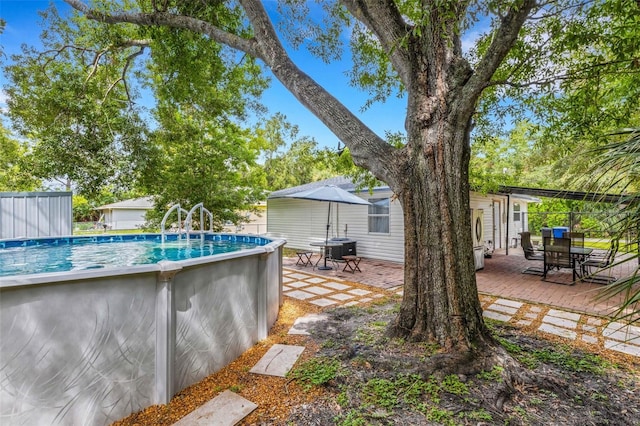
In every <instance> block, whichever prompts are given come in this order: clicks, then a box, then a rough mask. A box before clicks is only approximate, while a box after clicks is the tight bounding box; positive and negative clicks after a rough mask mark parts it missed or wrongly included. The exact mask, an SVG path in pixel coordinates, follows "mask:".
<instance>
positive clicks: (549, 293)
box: [283, 249, 638, 316]
mask: <svg viewBox="0 0 640 426" xmlns="http://www.w3.org/2000/svg"><path fill="white" fill-rule="evenodd" d="M295 260H296V259H294V258H284V261H283V262H284V266H285V267H286V268H289V269H294V270H297V271H301V272H305V273H312V274H314V275H317V276H321V277H327V278H335V279H338V280H346V281H352V282H357V283H361V284H365V285H369V286H372V287H378V288H382V289H394V288H396V287H401V286H402V284H403V282H404V277H403V265H402V264H401V263H396V262H388V261H383V260H375V259H366V258H363V259H362V262H361V263H360V269H362V272H356V273H353V274H352V273H350V272H343V271H342V267H340V268H339V269H337V270H336V269H333V270H329V271H321V270H318V269H314V268H312V267H311V266H307V267H304V266H296V265H295ZM534 264H535V263H534V262H532V261H528V260H526V259H525V258H524V256H523V254H522V250H521V249H520V250H519V249H510V250H509V255H508V256H507V255H506V254H505V252H504V250H502V251H496V252H495V253H494V255H493V256H492V257H491V258H487V259H485V267H484V269H482V270H479V271H477V273H476V281H477V284H478V292H479V293H480V294H485V295H492V296H498V297H502V298H506V299H512V300H519V301H523V302H529V303H535V304H544V305H548V306H551V307H557V308H561V309H565V310H569V311H574V312H581V313H586V314H591V315H597V316H602V315H608V314H611V312H613V311H614V310H615V308H616V307H617V306H619V304H620V301H621V297H618V298H614V299H610V300H595V298H596V296H597V294H598V290H600V289H602V288H603V285H601V284H593V283H585V282H578V283H576V284H575V285H562V284H557V283H555V282H546V281H542V280H541V277H539V276H537V275H529V274H523V273H521V272H522V271H523V270H524V269H526V268H527V267H529V266H533V265H534ZM538 265H541V263H540V262H538ZM637 265H638V264H637V261H636V260H632V261H630V262H627V263H626V264H624V265H621V266H620V267H618V268H617V269H616V270H615V271H614V274H615V275H616V276H619V277H622V276H628V275H630V274H631V273H632V270H633V268H636V267H637ZM552 274H553V277H551V278H552V279H553V280H554V281H558V282H566V283H568V284H569V283H570V282H571V272H570V271H566V272H564V271H563V272H557V271H554V272H553V273H552Z"/></svg>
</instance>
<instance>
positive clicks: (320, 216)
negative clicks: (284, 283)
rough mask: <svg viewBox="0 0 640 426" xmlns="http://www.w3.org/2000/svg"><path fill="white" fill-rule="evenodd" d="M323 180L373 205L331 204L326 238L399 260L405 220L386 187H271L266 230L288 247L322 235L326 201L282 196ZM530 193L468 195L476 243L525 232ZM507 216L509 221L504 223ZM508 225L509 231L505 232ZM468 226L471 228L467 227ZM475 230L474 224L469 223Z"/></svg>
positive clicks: (503, 243) (345, 182)
mask: <svg viewBox="0 0 640 426" xmlns="http://www.w3.org/2000/svg"><path fill="white" fill-rule="evenodd" d="M322 185H336V186H338V187H340V188H342V189H344V190H346V191H349V192H352V193H354V194H356V195H358V196H359V197H361V198H363V199H365V200H368V201H369V202H370V203H372V206H361V205H349V204H333V207H332V209H331V217H330V218H329V238H349V239H351V240H355V241H356V242H357V246H356V250H357V254H358V255H359V256H363V257H368V258H373V259H386V260H391V261H396V262H403V261H404V220H403V214H402V207H401V206H400V202H399V201H398V200H397V199H396V198H395V197H393V192H392V191H391V190H390V188H389V187H388V186H382V187H379V188H374V189H373V190H372V191H371V192H369V190H364V191H362V192H356V191H355V185H354V184H353V183H352V182H351V181H350V180H349V179H346V178H344V177H337V178H331V179H326V180H323V181H318V182H313V183H310V184H306V185H301V186H297V187H292V188H287V189H283V190H280V191H275V192H273V193H271V194H270V196H269V198H268V199H267V231H268V232H269V234H273V235H278V236H280V237H282V238H285V239H286V240H287V246H288V247H291V248H296V249H308V248H309V243H310V242H312V241H318V240H324V238H325V232H326V229H327V228H326V227H327V214H328V203H327V202H322V201H310V200H303V199H295V198H284V196H285V195H289V194H292V193H294V192H299V191H304V190H308V189H312V188H314V187H317V186H322ZM530 202H539V200H537V199H535V198H534V197H527V196H519V195H515V194H511V195H503V194H486V195H485V194H480V193H476V192H472V193H471V194H470V206H469V208H470V214H471V215H472V217H474V215H477V216H475V217H480V218H481V220H480V221H479V222H480V225H479V227H480V229H479V231H480V236H479V241H476V245H479V246H482V247H484V246H490V247H493V248H497V249H500V248H506V247H507V245H508V244H513V243H517V241H518V240H517V237H518V233H519V232H522V231H526V230H527V229H526V228H527V223H526V221H525V220H524V218H525V217H526V215H525V213H526V211H527V206H528V203H530ZM508 203H509V204H510V205H509V208H508V210H507V204H508ZM507 221H508V222H509V226H508V227H507ZM507 229H508V235H507ZM470 231H472V230H470ZM474 231H475V228H474Z"/></svg>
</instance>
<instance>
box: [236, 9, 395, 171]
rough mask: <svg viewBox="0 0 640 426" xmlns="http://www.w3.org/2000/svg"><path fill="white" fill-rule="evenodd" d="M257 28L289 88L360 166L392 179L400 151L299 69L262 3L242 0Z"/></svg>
mask: <svg viewBox="0 0 640 426" xmlns="http://www.w3.org/2000/svg"><path fill="white" fill-rule="evenodd" d="M240 4H241V5H242V7H243V8H244V9H245V12H246V14H247V17H248V18H249V21H250V22H251V24H252V26H253V30H254V34H255V35H254V37H255V40H256V42H257V43H258V44H259V45H260V50H261V51H262V52H263V57H262V59H263V60H264V61H265V63H266V64H267V66H269V68H271V71H272V72H273V74H274V75H275V76H276V78H278V80H280V82H282V84H283V85H284V86H285V87H286V88H288V89H289V91H290V92H291V93H292V94H293V95H294V96H295V97H296V99H298V100H299V101H300V103H302V105H304V106H305V107H306V108H307V109H308V110H309V111H311V112H312V113H313V114H314V115H315V116H316V117H318V118H319V119H320V121H322V122H323V123H324V124H325V125H326V126H327V127H328V128H329V129H330V130H331V131H332V132H333V133H334V134H335V135H336V136H338V138H340V139H341V140H342V141H343V142H345V143H347V144H348V146H349V151H350V152H351V156H352V158H353V160H354V162H355V163H356V164H357V165H360V166H362V165H364V164H365V161H366V162H367V164H368V167H369V169H370V171H371V172H372V173H373V175H374V176H376V177H377V178H378V179H380V180H386V179H389V178H390V177H391V176H390V174H389V173H388V166H389V163H390V162H389V159H390V158H391V157H392V156H393V155H394V153H395V152H396V151H397V150H396V149H395V148H393V147H392V146H391V145H389V144H387V143H386V142H385V141H384V140H383V139H382V138H380V137H379V136H378V135H376V134H375V133H374V132H373V131H371V129H369V127H367V126H366V125H365V124H364V123H363V122H362V121H360V119H358V117H356V116H355V115H354V114H353V113H352V112H351V111H350V110H349V109H347V108H346V107H345V106H344V105H343V104H342V103H341V102H340V101H338V100H337V99H336V98H335V97H333V96H332V95H331V94H330V93H329V92H327V91H326V90H325V88H324V87H322V86H321V85H319V84H318V83H317V82H315V81H314V80H313V79H312V78H311V77H309V76H308V75H307V74H305V73H304V72H303V71H302V70H300V69H299V68H298V67H297V66H296V65H295V64H294V63H293V61H292V60H291V58H290V57H289V55H288V54H287V52H286V51H285V49H284V47H283V46H282V44H281V43H280V40H279V39H278V36H277V34H276V32H275V29H274V28H273V25H272V23H271V20H270V19H269V17H268V15H267V13H266V11H265V9H264V6H263V5H262V2H261V1H259V0H240Z"/></svg>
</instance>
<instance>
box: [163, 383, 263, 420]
mask: <svg viewBox="0 0 640 426" xmlns="http://www.w3.org/2000/svg"><path fill="white" fill-rule="evenodd" d="M256 408H258V406H257V405H256V404H254V403H253V402H251V401H249V400H248V399H245V398H243V397H241V396H240V395H238V394H237V393H234V392H231V391H229V390H226V391H224V392H222V393H221V394H220V395H218V396H216V397H215V398H213V399H212V400H211V401H209V402H207V403H206V404H204V405H202V406H200V407H198V409H196V410H195V411H192V412H191V413H189V414H188V415H186V416H185V417H183V418H182V419H180V420H178V421H177V422H176V423H174V426H233V425H235V424H236V423H238V422H239V421H240V420H242V419H244V418H245V417H247V416H248V415H249V414H251V412H252V411H253V410H255V409H256Z"/></svg>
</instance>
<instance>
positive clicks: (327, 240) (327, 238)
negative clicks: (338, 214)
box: [324, 201, 331, 244]
mask: <svg viewBox="0 0 640 426" xmlns="http://www.w3.org/2000/svg"><path fill="white" fill-rule="evenodd" d="M330 221H331V201H329V211H328V213H327V234H326V235H325V237H324V243H325V244H326V243H328V242H329V222H330Z"/></svg>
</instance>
